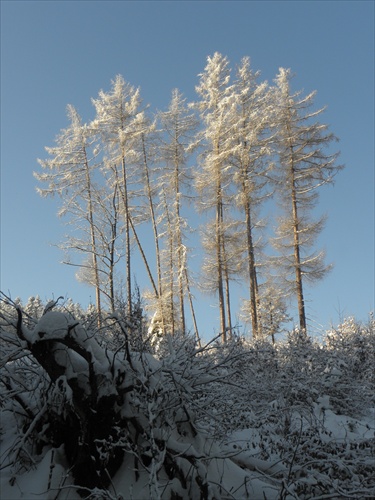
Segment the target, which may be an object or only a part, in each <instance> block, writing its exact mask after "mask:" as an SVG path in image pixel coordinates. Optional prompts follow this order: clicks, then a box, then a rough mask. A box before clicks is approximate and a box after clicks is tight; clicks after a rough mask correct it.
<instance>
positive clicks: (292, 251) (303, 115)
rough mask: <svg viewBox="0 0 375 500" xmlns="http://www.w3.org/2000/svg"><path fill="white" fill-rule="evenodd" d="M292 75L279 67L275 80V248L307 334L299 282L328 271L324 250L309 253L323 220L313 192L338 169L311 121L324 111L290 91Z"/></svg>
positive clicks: (324, 131)
mask: <svg viewBox="0 0 375 500" xmlns="http://www.w3.org/2000/svg"><path fill="white" fill-rule="evenodd" d="M291 76H292V75H291V72H290V70H287V69H283V68H281V69H280V71H279V74H278V75H277V78H276V80H275V82H276V89H275V108H276V126H277V134H278V138H277V147H278V155H279V164H278V176H277V192H278V195H279V201H280V203H281V206H282V208H283V210H284V216H283V217H280V218H279V222H278V227H277V237H276V238H275V240H274V245H275V247H276V248H277V249H278V250H279V251H280V252H281V254H282V258H280V259H279V261H278V266H279V268H280V269H282V270H283V273H284V277H285V279H284V282H285V289H286V290H289V291H290V293H293V294H294V295H295V296H296V297H297V302H298V316H299V327H300V329H301V330H303V331H306V327H307V321H306V309H305V300H304V289H303V286H304V282H305V281H306V280H308V281H310V282H314V281H317V280H320V279H322V278H323V277H324V276H325V275H326V273H327V271H328V270H329V266H327V265H325V264H324V252H323V251H319V252H318V251H314V250H312V248H313V246H314V243H315V239H316V237H317V236H318V235H319V234H320V232H321V230H322V229H323V226H324V217H321V218H320V219H317V220H314V219H313V217H312V211H313V208H314V207H315V206H316V204H317V199H318V189H319V188H320V187H321V186H323V185H325V184H329V183H332V182H333V178H334V176H335V174H336V173H337V172H338V170H340V168H342V167H341V166H339V165H337V162H336V160H337V156H338V154H337V153H333V152H331V151H330V149H329V146H330V144H331V143H332V142H333V141H335V140H336V138H335V136H334V135H333V134H332V133H330V132H328V126H327V125H324V124H321V123H319V122H318V121H316V118H317V117H318V116H319V115H321V114H322V112H323V111H324V108H323V109H318V110H313V109H312V107H313V104H314V97H315V94H316V92H312V93H310V94H308V95H307V96H305V97H302V96H301V92H295V93H293V92H292V90H291V86H290V79H291Z"/></svg>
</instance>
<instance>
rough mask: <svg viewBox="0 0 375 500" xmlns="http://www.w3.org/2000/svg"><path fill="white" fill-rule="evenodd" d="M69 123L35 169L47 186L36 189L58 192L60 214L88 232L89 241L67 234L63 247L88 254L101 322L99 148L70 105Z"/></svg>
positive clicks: (91, 133) (41, 193)
mask: <svg viewBox="0 0 375 500" xmlns="http://www.w3.org/2000/svg"><path fill="white" fill-rule="evenodd" d="M67 114H68V118H69V121H70V124H69V126H68V127H67V128H66V129H64V130H62V131H61V133H60V135H59V136H58V137H57V139H56V143H57V145H56V146H55V147H46V148H45V149H46V151H47V153H48V154H49V155H50V158H48V159H46V160H38V161H39V164H40V165H41V166H42V168H43V170H44V171H43V172H41V173H40V172H34V176H35V177H36V179H37V180H38V181H40V182H41V183H45V184H47V187H45V188H37V191H38V193H39V194H40V195H41V196H43V197H46V196H54V195H58V196H60V197H61V198H62V206H61V209H60V210H59V215H60V216H67V217H68V223H69V224H73V225H74V226H75V228H76V229H80V230H81V231H79V233H80V234H81V236H82V235H84V233H85V232H86V233H88V235H89V241H87V240H85V243H83V244H82V238H80V237H79V238H72V237H67V238H66V241H65V243H64V244H63V245H62V246H63V247H65V248H67V249H69V250H76V251H78V252H81V253H83V254H84V255H85V256H86V257H87V256H88V262H89V267H90V269H91V270H92V274H93V282H92V284H93V285H94V287H95V293H96V308H97V310H98V317H99V321H100V316H101V296H100V276H99V266H98V250H97V231H96V222H95V200H94V198H95V196H94V191H95V189H96V187H95V183H94V174H95V170H97V168H98V161H97V157H98V152H99V151H98V147H97V144H96V140H95V132H94V130H93V128H92V127H91V126H90V125H83V124H82V121H81V117H80V116H79V114H78V113H77V111H76V109H75V108H74V107H73V106H71V105H68V107H67Z"/></svg>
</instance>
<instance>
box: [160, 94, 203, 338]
mask: <svg viewBox="0 0 375 500" xmlns="http://www.w3.org/2000/svg"><path fill="white" fill-rule="evenodd" d="M158 121H159V123H160V126H161V134H160V138H159V144H158V151H159V155H158V161H159V164H160V173H159V176H158V188H159V191H160V192H161V198H162V202H164V206H165V208H164V210H163V212H164V215H165V218H164V220H165V222H166V223H167V231H166V234H168V238H169V240H170V241H169V243H168V246H169V248H170V249H171V252H172V253H171V254H170V256H171V261H170V263H171V266H170V270H171V276H170V281H172V283H173V282H174V283H176V284H177V291H176V295H177V297H178V321H179V325H180V326H179V328H180V329H181V330H182V332H185V331H186V320H185V297H186V296H187V297H188V300H189V304H190V306H191V309H192V311H191V312H192V315H193V318H194V317H195V315H194V310H193V303H192V297H191V293H190V284H189V275H188V267H187V247H186V243H185V238H186V235H185V231H186V228H187V227H188V223H187V220H186V219H185V218H183V216H182V208H183V207H182V204H183V199H184V197H185V195H186V193H187V191H188V188H189V185H190V184H191V181H192V175H191V170H190V167H189V165H188V158H189V155H190V154H191V151H192V144H193V140H194V132H195V130H196V129H197V126H198V120H197V118H196V116H195V114H194V113H191V112H189V110H188V108H187V106H186V99H184V97H183V95H182V94H181V93H180V92H179V91H178V90H177V89H175V90H173V92H172V98H171V101H170V104H169V107H168V109H167V111H164V112H159V113H158ZM162 205H163V203H162ZM171 293H172V300H173V295H174V294H173V292H172V290H171ZM194 323H195V330H196V335H197V337H198V330H197V325H196V322H195V321H194Z"/></svg>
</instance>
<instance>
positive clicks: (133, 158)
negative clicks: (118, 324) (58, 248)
mask: <svg viewBox="0 0 375 500" xmlns="http://www.w3.org/2000/svg"><path fill="white" fill-rule="evenodd" d="M92 102H93V104H94V106H95V109H96V117H95V120H94V122H93V123H94V126H95V129H96V130H97V132H98V133H99V134H100V137H101V141H102V144H103V150H104V155H105V157H104V164H103V170H104V173H105V175H106V178H107V182H108V184H109V186H110V188H111V189H112V190H113V191H114V190H118V194H119V198H120V200H121V214H122V217H123V221H124V227H125V230H124V234H125V252H124V253H125V261H126V289H127V296H128V312H129V314H131V309H132V308H131V297H132V284H131V280H132V269H131V241H130V238H131V230H132V229H134V223H133V220H132V219H133V213H134V202H133V199H134V189H135V186H136V185H137V183H138V179H139V177H138V167H139V154H138V148H139V142H140V140H141V135H142V133H143V129H144V120H145V117H144V112H143V111H142V110H141V97H140V91H139V89H135V88H134V87H133V86H131V85H130V84H129V83H127V82H125V80H124V79H123V77H122V76H120V75H118V76H117V77H116V78H115V80H114V81H113V82H112V88H111V90H110V91H109V92H104V91H103V90H101V91H100V92H99V96H98V98H97V99H92Z"/></svg>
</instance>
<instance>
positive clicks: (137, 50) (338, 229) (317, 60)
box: [1, 0, 374, 337]
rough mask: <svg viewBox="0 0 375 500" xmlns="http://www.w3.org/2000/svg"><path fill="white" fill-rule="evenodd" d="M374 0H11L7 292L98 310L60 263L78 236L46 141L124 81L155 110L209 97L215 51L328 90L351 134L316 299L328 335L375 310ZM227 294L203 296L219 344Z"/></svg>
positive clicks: (5, 99)
mask: <svg viewBox="0 0 375 500" xmlns="http://www.w3.org/2000/svg"><path fill="white" fill-rule="evenodd" d="M373 47H374V2H371V1H364V2H363V1H360V0H357V1H353V2H351V1H345V2H342V1H332V2H330V1H322V2H319V1H314V2H308V1H300V2H299V1H291V2H286V1H276V2H272V1H263V2H256V1H248V2H236V1H220V2H215V1H209V2H204V1H200V2H198V1H192V2H183V1H174V2H159V1H151V2H147V1H137V2H126V1H116V2H111V1H106V2H101V1H81V2H79V1H70V2H59V1H53V2H47V1H40V2H35V1H26V2H22V1H4V0H2V1H1V289H2V290H3V291H4V292H8V291H9V292H10V293H11V295H12V297H13V298H15V297H16V296H20V297H21V298H22V299H23V300H24V301H26V300H27V298H28V297H29V296H31V295H36V294H39V295H40V296H41V298H42V299H43V300H45V299H48V298H50V297H52V295H54V296H55V297H57V296H59V295H64V296H69V297H71V298H72V299H73V300H74V301H75V302H81V304H83V305H86V304H87V303H88V302H89V300H90V297H92V298H93V297H94V294H93V292H92V291H91V290H90V289H89V288H88V287H86V286H85V285H82V284H79V283H77V282H76V280H75V278H74V269H72V268H68V267H66V266H63V265H62V264H60V263H59V261H60V260H61V258H62V255H61V252H60V251H59V250H58V249H57V248H56V247H54V246H52V245H51V243H57V242H58V241H60V240H61V238H62V236H63V234H64V232H65V231H66V228H64V226H63V225H62V223H61V221H59V220H58V219H57V217H56V215H55V214H56V210H57V203H56V202H54V201H51V200H44V199H41V198H39V197H38V195H37V194H36V192H35V185H36V181H35V179H34V178H33V175H32V174H33V171H34V170H38V164H37V158H45V157H46V153H45V151H44V146H53V144H54V139H55V137H56V135H57V134H58V133H59V131H60V129H62V128H64V127H65V126H66V125H67V120H66V114H65V111H66V105H67V104H73V105H74V106H75V107H76V108H77V109H78V111H79V113H80V114H81V115H82V117H83V119H84V121H89V120H90V119H91V118H93V116H94V109H93V107H92V105H91V101H90V99H91V98H92V97H94V98H95V97H96V96H97V94H98V92H99V90H100V89H104V90H109V88H110V82H111V80H112V79H113V78H114V77H115V76H116V75H117V74H121V75H123V76H124V78H125V80H127V81H128V82H129V83H131V84H132V85H135V86H140V87H141V93H142V97H143V99H144V101H145V103H149V104H150V105H151V109H152V110H157V109H165V108H166V106H167V105H168V102H169V100H170V95H171V91H172V89H173V88H176V87H177V88H179V89H180V90H181V92H183V93H184V94H185V96H186V97H187V98H188V100H195V99H196V94H195V90H194V88H195V85H197V84H198V76H197V75H198V74H199V73H200V72H202V71H203V69H204V67H205V65H206V58H207V56H209V55H213V53H214V52H215V51H218V52H221V53H222V54H224V55H226V56H227V57H228V58H229V60H230V61H231V64H232V67H234V66H235V65H236V64H238V63H239V62H240V59H241V58H242V57H243V56H250V58H251V62H252V67H253V69H259V70H260V71H261V80H268V81H270V82H271V81H272V80H273V79H274V78H275V76H276V74H277V72H278V69H279V67H286V68H291V69H292V70H293V72H294V73H295V74H296V77H295V78H294V80H293V86H294V89H295V90H299V89H304V91H305V92H306V93H309V92H310V91H312V90H317V91H318V94H317V97H316V104H317V105H318V106H324V105H327V106H328V108H327V111H326V112H325V114H324V115H323V117H322V118H321V121H323V122H324V123H327V124H329V126H330V130H331V131H332V132H334V133H335V135H337V136H338V137H339V138H340V143H339V145H338V148H339V149H340V150H341V157H340V162H341V163H344V164H345V165H346V168H345V170H344V171H342V172H341V173H340V174H339V176H338V177H337V180H336V183H335V186H334V187H333V188H332V187H329V188H325V189H323V190H322V191H321V198H320V203H319V207H318V212H320V213H323V212H326V213H327V214H328V222H327V225H326V228H325V230H324V232H323V233H322V235H321V237H320V239H319V243H318V244H319V245H320V246H323V247H324V248H325V249H326V251H327V260H328V261H329V262H333V263H334V264H335V267H334V270H333V271H332V272H331V274H330V275H329V276H328V277H327V278H326V279H325V280H324V281H322V282H320V283H319V284H317V285H315V286H314V288H312V289H308V290H307V312H308V315H309V317H310V318H311V324H312V325H315V327H316V328H317V329H319V328H320V325H321V326H322V327H328V326H329V325H330V323H331V322H333V323H334V324H335V323H337V322H338V321H339V320H340V318H342V317H344V316H348V315H355V316H356V317H357V318H358V319H360V320H366V318H367V314H368V313H369V312H370V311H371V310H373V308H374V49H373ZM215 304H216V301H215V298H213V297H205V298H204V299H203V298H200V300H199V309H198V320H199V322H200V324H201V329H202V330H203V331H204V332H205V333H204V335H205V336H206V337H210V336H211V335H212V334H213V333H214V332H215V330H216V329H217V328H218V320H217V310H216V308H215V307H214V306H215Z"/></svg>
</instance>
